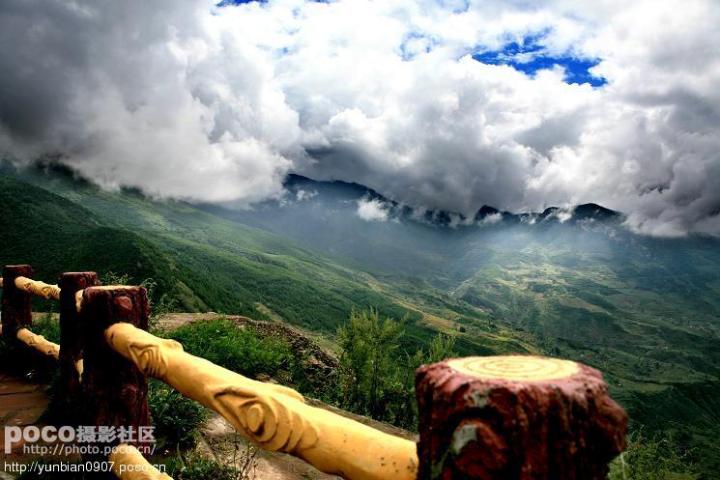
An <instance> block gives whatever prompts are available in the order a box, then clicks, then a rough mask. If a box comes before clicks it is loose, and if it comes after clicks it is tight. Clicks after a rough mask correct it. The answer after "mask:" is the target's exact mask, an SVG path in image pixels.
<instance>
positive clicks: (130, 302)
mask: <svg viewBox="0 0 720 480" xmlns="http://www.w3.org/2000/svg"><path fill="white" fill-rule="evenodd" d="M148 316H149V305H148V299H147V292H146V291H145V289H144V288H142V287H117V286H113V287H90V288H86V289H85V291H84V292H83V296H82V307H81V310H80V323H81V328H82V331H83V334H82V343H83V357H84V364H85V365H84V372H83V381H82V384H83V390H84V399H85V409H86V412H87V413H86V417H85V420H84V422H85V424H86V425H96V426H98V427H101V428H102V427H111V428H113V429H115V430H116V431H117V429H119V428H120V427H124V428H129V429H132V430H134V432H135V433H136V434H138V433H139V428H140V427H148V426H150V425H151V423H150V413H149V409H148V404H147V379H146V377H145V375H144V374H143V373H142V372H140V370H138V368H137V367H136V366H135V365H134V364H133V363H132V362H131V361H129V360H127V359H125V358H124V357H122V356H121V355H120V354H119V353H117V352H115V351H114V350H113V349H112V348H111V347H110V346H109V345H108V343H107V341H106V340H105V336H104V332H105V330H106V329H107V328H108V327H109V326H110V325H113V324H115V323H118V322H128V323H131V324H133V325H135V326H136V327H138V328H142V329H143V330H147V326H148ZM119 440H121V439H119V438H117V439H115V440H114V441H112V442H110V443H101V444H98V446H100V447H101V448H104V447H108V446H111V445H115V444H117V443H119ZM140 440H141V439H140V438H139V437H136V438H135V439H134V440H133V439H131V440H129V441H125V442H124V443H128V444H132V445H135V446H141V445H143V442H141V441H140ZM96 458H97V457H96Z"/></svg>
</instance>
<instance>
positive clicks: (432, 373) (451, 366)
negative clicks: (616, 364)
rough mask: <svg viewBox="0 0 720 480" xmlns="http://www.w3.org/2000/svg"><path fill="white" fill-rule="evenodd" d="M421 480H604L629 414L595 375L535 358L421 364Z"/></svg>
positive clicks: (418, 382) (581, 367)
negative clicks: (611, 396)
mask: <svg viewBox="0 0 720 480" xmlns="http://www.w3.org/2000/svg"><path fill="white" fill-rule="evenodd" d="M415 380H416V381H415V383H416V393H417V400H418V407H419V411H420V425H419V430H420V442H419V443H418V457H419V461H420V469H419V472H418V477H417V478H418V480H430V479H433V480H434V479H439V480H456V479H457V480H459V479H468V478H473V479H478V480H491V479H503V480H601V479H605V477H606V475H607V471H608V462H610V460H612V458H613V457H615V456H616V455H617V454H618V453H620V452H621V451H622V450H623V449H624V448H625V434H626V430H627V416H626V415H625V412H624V411H623V409H622V408H620V406H618V405H617V404H616V403H615V402H614V401H613V400H612V399H611V398H610V397H609V396H608V393H607V385H606V384H605V382H604V381H603V379H602V375H601V374H600V372H598V371H597V370H595V369H593V368H590V367H587V366H585V365H582V364H578V363H575V362H570V361H567V360H558V359H551V358H543V357H532V356H519V355H518V356H505V357H470V358H462V359H456V360H446V361H444V362H440V363H436V364H433V365H428V366H423V367H421V368H420V369H418V371H417V374H416V379H415Z"/></svg>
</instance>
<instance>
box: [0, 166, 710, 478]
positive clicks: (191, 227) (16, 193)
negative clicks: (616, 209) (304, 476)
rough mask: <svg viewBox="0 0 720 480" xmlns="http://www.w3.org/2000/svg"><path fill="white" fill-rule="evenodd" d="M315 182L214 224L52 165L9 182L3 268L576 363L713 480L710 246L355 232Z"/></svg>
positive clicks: (341, 201) (3, 189)
mask: <svg viewBox="0 0 720 480" xmlns="http://www.w3.org/2000/svg"><path fill="white" fill-rule="evenodd" d="M316 188H317V189H318V190H320V191H321V193H320V194H319V195H317V196H315V197H313V200H312V202H305V203H303V204H302V205H299V206H297V207H294V206H292V205H291V206H282V207H279V206H278V207H269V206H262V207H258V208H257V209H256V210H249V211H233V212H232V214H225V213H227V212H222V211H219V210H217V209H215V208H211V209H208V208H198V207H196V206H193V205H189V204H187V203H183V202H176V201H165V200H152V199H148V198H146V197H144V196H142V195H140V194H139V193H138V192H134V191H120V192H105V191H101V190H99V189H97V188H96V187H94V186H92V185H89V184H86V183H84V182H81V181H78V180H75V179H73V178H72V177H71V176H69V175H67V174H63V173H62V172H60V173H59V174H58V172H52V173H51V174H43V173H38V172H26V173H24V174H23V176H22V179H21V178H20V177H18V176H17V175H16V174H9V173H8V174H5V175H4V176H0V205H2V210H0V214H1V215H2V216H1V217H0V224H1V225H2V228H0V262H2V263H3V264H8V263H30V264H32V265H33V266H34V267H35V268H36V271H37V274H36V277H37V278H39V279H43V280H53V279H54V278H56V277H57V275H58V274H59V273H61V272H62V271H71V270H95V271H97V272H99V273H100V274H101V276H107V275H108V273H110V272H114V273H116V274H128V275H129V276H130V282H132V283H140V282H142V281H144V280H146V279H152V280H153V281H154V282H155V283H156V284H157V287H156V289H155V290H154V292H153V294H154V297H155V298H154V300H155V301H156V302H157V301H159V300H160V298H161V297H163V296H164V301H165V302H167V303H170V304H174V305H175V308H176V309H177V310H185V311H215V312H219V313H230V314H244V315H248V316H251V317H254V318H258V319H273V320H282V321H285V322H288V323H292V324H295V325H298V326H302V327H305V328H309V329H312V330H314V331H316V332H319V333H322V334H323V335H324V336H325V337H326V338H328V339H330V340H331V341H332V340H333V337H334V334H335V332H336V329H337V327H338V326H339V325H340V324H342V323H343V322H345V321H346V319H347V318H348V316H349V313H350V312H351V310H352V309H353V308H355V309H364V308H367V307H377V308H378V309H379V310H380V312H381V313H382V314H383V315H387V316H391V317H395V318H398V319H399V318H402V317H405V318H406V323H405V326H404V328H405V331H406V335H405V336H404V337H403V338H404V340H403V341H404V342H406V343H407V345H405V346H406V347H408V350H412V349H414V348H416V347H420V346H426V345H427V344H428V342H429V340H430V338H432V337H433V335H434V334H435V333H436V332H437V331H442V332H446V333H450V334H452V335H453V336H455V337H456V343H455V350H456V351H457V352H458V353H460V354H462V355H471V354H499V353H517V352H532V353H541V354H547V355H553V356H559V357H564V358H570V359H575V360H578V361H581V362H584V363H587V364H589V365H592V366H595V367H597V368H599V369H601V370H602V371H603V373H604V374H605V376H606V378H607V380H608V382H609V384H610V386H611V389H612V391H613V395H614V396H615V398H616V399H618V400H619V401H620V402H621V403H622V404H623V405H624V406H625V407H626V408H627V409H628V411H629V413H630V415H631V419H632V421H633V427H634V428H635V429H639V428H643V429H644V430H645V431H646V432H648V433H649V434H650V435H653V434H654V433H656V432H668V431H670V432H672V434H673V435H674V438H679V439H681V440H680V442H681V443H682V445H683V448H687V449H688V451H689V452H690V453H689V458H690V459H691V461H692V462H694V463H696V464H699V465H700V468H701V469H702V471H703V472H704V476H703V477H702V478H718V477H717V473H716V472H720V448H719V447H718V446H717V444H716V442H715V438H716V436H717V434H719V433H720V428H719V427H718V425H720V414H719V413H718V412H720V405H719V404H718V400H717V399H718V398H720V378H719V375H720V273H719V272H720V248H718V243H717V241H715V240H709V239H702V238H689V239H678V240H658V239H650V238H643V237H636V236H633V235H631V234H629V233H627V232H622V231H621V230H607V231H606V229H597V228H596V229H592V228H590V229H588V228H584V227H582V226H573V225H561V224H553V225H547V226H543V227H538V228H536V229H534V230H531V229H528V228H527V227H525V226H521V225H509V226H502V225H498V226H496V227H493V228H492V229H490V228H488V229H479V230H461V229H459V230H452V229H445V230H443V229H439V228H435V227H428V226H424V225H413V224H408V223H406V222H387V223H383V224H368V223H367V222H364V221H362V220H359V219H357V218H356V217H355V216H353V213H354V208H355V203H354V200H353V197H347V196H344V195H345V192H344V191H343V190H342V189H341V188H339V187H337V186H334V187H333V188H334V189H335V190H334V191H333V196H332V197H325V198H324V197H323V192H322V190H321V186H318V187H316ZM323 202H325V203H323ZM251 225H252V226H251ZM608 232H610V233H608ZM328 239H331V240H328ZM367 259H371V260H367ZM366 260H367V261H366Z"/></svg>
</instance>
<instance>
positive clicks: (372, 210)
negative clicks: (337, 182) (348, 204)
mask: <svg viewBox="0 0 720 480" xmlns="http://www.w3.org/2000/svg"><path fill="white" fill-rule="evenodd" d="M357 205H358V208H357V215H358V217H360V218H362V219H363V220H365V221H366V222H385V221H387V220H388V218H389V217H390V209H389V208H388V206H387V205H385V203H383V202H382V201H380V200H378V199H377V198H373V199H368V198H361V199H360V200H358V202H357Z"/></svg>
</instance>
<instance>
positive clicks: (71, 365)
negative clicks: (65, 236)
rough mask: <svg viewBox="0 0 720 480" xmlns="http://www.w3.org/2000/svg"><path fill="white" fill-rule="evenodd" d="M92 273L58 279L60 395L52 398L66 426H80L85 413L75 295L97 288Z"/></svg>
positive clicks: (74, 274) (78, 318)
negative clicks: (83, 412)
mask: <svg viewBox="0 0 720 480" xmlns="http://www.w3.org/2000/svg"><path fill="white" fill-rule="evenodd" d="M99 283H100V282H99V281H98V277H97V274H96V273H95V272H68V273H63V274H62V275H60V279H59V280H58V286H59V287H60V361H59V367H60V382H59V394H58V395H56V396H55V397H54V398H55V399H56V400H55V401H56V402H57V404H56V405H54V407H57V411H58V412H63V419H64V422H65V424H71V425H76V424H79V422H80V415H81V414H80V412H82V411H84V405H83V403H84V402H83V400H82V396H81V388H80V387H81V386H80V375H81V371H82V370H84V360H83V341H82V329H81V328H80V314H79V312H78V310H77V304H76V300H75V295H76V294H77V292H79V291H80V290H84V289H85V288H87V287H93V286H96V285H99Z"/></svg>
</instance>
